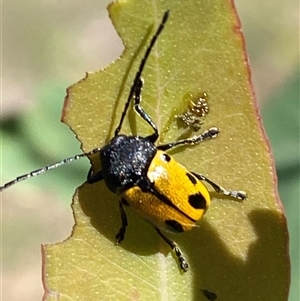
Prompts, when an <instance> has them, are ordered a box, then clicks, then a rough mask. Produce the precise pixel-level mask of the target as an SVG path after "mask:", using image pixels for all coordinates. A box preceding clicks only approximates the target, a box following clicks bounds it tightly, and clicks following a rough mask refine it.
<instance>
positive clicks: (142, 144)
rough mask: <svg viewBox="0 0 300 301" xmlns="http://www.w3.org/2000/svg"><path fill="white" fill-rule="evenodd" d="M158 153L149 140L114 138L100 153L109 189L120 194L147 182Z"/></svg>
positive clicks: (136, 137) (133, 137)
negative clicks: (149, 169)
mask: <svg viewBox="0 0 300 301" xmlns="http://www.w3.org/2000/svg"><path fill="white" fill-rule="evenodd" d="M156 151H157V149H156V147H155V145H154V144H153V143H152V142H151V141H149V139H148V138H145V137H139V136H125V135H119V136H116V137H114V138H113V139H112V140H111V141H110V142H109V144H107V145H106V146H105V147H103V149H102V150H101V152H100V160H101V165H102V174H103V178H104V181H105V183H106V185H107V187H108V188H109V189H110V190H111V191H112V192H114V193H116V194H119V193H121V192H123V191H124V190H126V189H129V188H130V187H133V186H136V185H139V183H141V182H143V181H145V180H146V177H147V170H148V167H149V165H150V163H151V161H152V159H153V157H154V156H155V154H156Z"/></svg>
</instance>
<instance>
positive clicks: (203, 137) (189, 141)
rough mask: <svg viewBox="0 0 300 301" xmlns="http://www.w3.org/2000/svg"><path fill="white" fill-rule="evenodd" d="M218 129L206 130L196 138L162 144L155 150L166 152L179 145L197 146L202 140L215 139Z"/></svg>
mask: <svg viewBox="0 0 300 301" xmlns="http://www.w3.org/2000/svg"><path fill="white" fill-rule="evenodd" d="M219 132H220V131H219V129H218V128H216V127H212V128H210V129H208V130H206V131H205V132H203V133H202V134H201V135H198V136H194V137H191V138H187V139H182V140H178V141H175V142H170V143H167V144H162V145H158V146H157V149H160V150H163V151H166V150H168V149H170V148H173V147H175V146H179V145H194V144H198V143H200V142H202V141H204V140H207V139H212V138H216V137H217V136H218V134H219Z"/></svg>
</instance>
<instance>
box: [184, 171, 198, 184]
mask: <svg viewBox="0 0 300 301" xmlns="http://www.w3.org/2000/svg"><path fill="white" fill-rule="evenodd" d="M186 175H187V177H188V178H189V180H190V181H191V182H192V184H194V185H196V184H197V179H196V178H195V177H194V176H193V175H192V174H191V173H189V172H187V173H186Z"/></svg>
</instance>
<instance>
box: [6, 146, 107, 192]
mask: <svg viewBox="0 0 300 301" xmlns="http://www.w3.org/2000/svg"><path fill="white" fill-rule="evenodd" d="M100 150H101V148H95V149H93V150H91V151H90V152H88V153H83V154H79V155H76V156H73V157H70V158H66V159H64V160H62V161H59V162H56V163H53V164H50V165H47V166H45V167H43V168H40V169H37V170H34V171H32V172H30V173H28V174H25V175H23V176H19V177H17V178H15V179H14V180H12V181H10V182H7V183H5V184H4V185H3V186H0V191H3V190H4V189H7V188H8V187H10V186H12V185H15V184H17V183H19V182H21V181H24V180H27V179H29V178H33V177H36V176H39V175H41V174H43V173H45V172H47V171H49V170H51V169H55V168H57V167H60V166H62V165H65V164H68V163H72V162H73V161H76V160H79V159H81V158H84V157H87V156H89V155H93V154H95V153H98V152H99V151H100Z"/></svg>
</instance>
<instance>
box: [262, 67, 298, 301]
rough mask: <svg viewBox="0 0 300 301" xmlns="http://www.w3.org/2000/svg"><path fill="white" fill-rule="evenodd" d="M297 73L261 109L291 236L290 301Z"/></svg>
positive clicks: (294, 294) (294, 259)
mask: <svg viewBox="0 0 300 301" xmlns="http://www.w3.org/2000/svg"><path fill="white" fill-rule="evenodd" d="M299 80H300V79H299V70H298V69H296V70H295V72H294V73H293V74H292V75H291V77H290V78H288V79H287V80H286V82H285V83H284V85H283V86H282V87H281V88H280V90H278V92H277V94H275V95H274V97H273V98H272V99H270V100H269V101H268V102H266V103H265V105H264V107H263V108H262V117H263V122H264V126H265V130H266V132H267V134H268V137H269V139H270V143H271V145H272V149H273V153H274V157H275V164H276V170H277V176H278V188H279V195H280V197H281V201H282V203H283V205H284V208H285V211H286V215H287V219H288V228H289V234H290V255H291V268H292V285H291V291H290V298H289V300H290V301H295V300H298V298H299V283H300V278H299V266H300V262H299V212H300V207H299V196H300V185H299V183H300V127H299V120H300V103H299Z"/></svg>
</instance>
